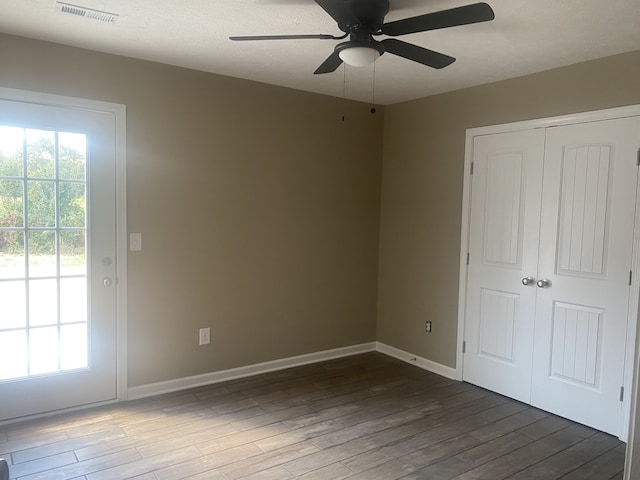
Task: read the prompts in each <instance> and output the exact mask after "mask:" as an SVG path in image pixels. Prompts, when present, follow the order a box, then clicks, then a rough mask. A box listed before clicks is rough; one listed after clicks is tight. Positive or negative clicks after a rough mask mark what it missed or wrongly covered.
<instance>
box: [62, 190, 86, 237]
mask: <svg viewBox="0 0 640 480" xmlns="http://www.w3.org/2000/svg"><path fill="white" fill-rule="evenodd" d="M59 185H60V187H59V188H60V198H59V199H58V210H59V215H60V227H62V228H65V227H84V226H85V211H86V208H85V186H84V183H77V182H74V183H72V182H60V184H59Z"/></svg>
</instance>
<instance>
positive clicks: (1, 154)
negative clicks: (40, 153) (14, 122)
mask: <svg viewBox="0 0 640 480" xmlns="http://www.w3.org/2000/svg"><path fill="white" fill-rule="evenodd" d="M23 132H24V130H23V129H22V128H16V127H5V126H1V125H0V176H6V177H22V176H23V174H22V172H23V168H22V167H23V165H24V163H23V156H22V149H23V146H24V142H23Z"/></svg>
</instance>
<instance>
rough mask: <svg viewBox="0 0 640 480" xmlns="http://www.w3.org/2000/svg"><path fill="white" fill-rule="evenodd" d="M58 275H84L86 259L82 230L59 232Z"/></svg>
mask: <svg viewBox="0 0 640 480" xmlns="http://www.w3.org/2000/svg"><path fill="white" fill-rule="evenodd" d="M59 250H60V275H65V276H68V275H86V273H87V259H86V254H85V252H86V246H85V233H84V230H62V231H61V232H60V243H59Z"/></svg>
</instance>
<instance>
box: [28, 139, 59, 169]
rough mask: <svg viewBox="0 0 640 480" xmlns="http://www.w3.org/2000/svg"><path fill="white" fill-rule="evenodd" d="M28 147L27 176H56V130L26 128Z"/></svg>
mask: <svg viewBox="0 0 640 480" xmlns="http://www.w3.org/2000/svg"><path fill="white" fill-rule="evenodd" d="M25 137H26V147H27V177H30V178H54V176H55V170H56V169H55V161H56V132H50V131H45V130H32V129H26V130H25Z"/></svg>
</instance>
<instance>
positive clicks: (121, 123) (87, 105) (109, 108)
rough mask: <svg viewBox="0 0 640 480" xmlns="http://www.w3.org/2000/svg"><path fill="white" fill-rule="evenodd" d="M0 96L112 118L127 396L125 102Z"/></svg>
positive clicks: (121, 367)
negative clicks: (111, 116)
mask: <svg viewBox="0 0 640 480" xmlns="http://www.w3.org/2000/svg"><path fill="white" fill-rule="evenodd" d="M0 99H4V100H13V101H19V102H27V103H37V104H40V105H48V106H55V107H63V108H74V109H80V110H92V111H98V112H106V113H109V114H112V115H113V116H114V118H115V121H116V258H117V262H116V263H117V264H116V279H117V281H116V332H117V333H116V348H117V353H116V375H117V380H116V382H117V383H116V401H123V400H126V399H127V335H126V332H127V233H126V232H127V209H126V206H127V199H126V193H127V188H126V187H127V181H126V180H127V179H126V173H127V172H126V107H125V105H122V104H118V103H111V102H102V101H98V100H89V99H84V98H75V97H67V96H62V95H53V94H49V93H40V92H31V91H27V90H18V89H13V88H5V87H0Z"/></svg>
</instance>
